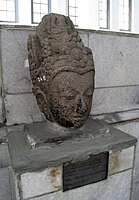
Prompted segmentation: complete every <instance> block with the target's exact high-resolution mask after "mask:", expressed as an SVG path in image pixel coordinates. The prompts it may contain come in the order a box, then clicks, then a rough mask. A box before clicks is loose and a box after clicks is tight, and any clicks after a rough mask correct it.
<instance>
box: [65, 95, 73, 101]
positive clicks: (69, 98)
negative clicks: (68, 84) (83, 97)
mask: <svg viewBox="0 0 139 200" xmlns="http://www.w3.org/2000/svg"><path fill="white" fill-rule="evenodd" d="M65 98H66V99H67V100H73V99H75V96H74V95H71V96H66V97H65Z"/></svg>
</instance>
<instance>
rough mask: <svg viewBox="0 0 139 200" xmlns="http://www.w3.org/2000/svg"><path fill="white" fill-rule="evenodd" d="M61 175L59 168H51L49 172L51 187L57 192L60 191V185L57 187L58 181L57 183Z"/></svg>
mask: <svg viewBox="0 0 139 200" xmlns="http://www.w3.org/2000/svg"><path fill="white" fill-rule="evenodd" d="M60 174H61V170H60V168H58V167H57V168H53V169H52V170H51V171H50V174H49V176H50V179H51V182H52V185H53V187H55V188H56V189H57V190H60V189H61V185H59V183H58V182H59V181H58V177H59V176H60Z"/></svg>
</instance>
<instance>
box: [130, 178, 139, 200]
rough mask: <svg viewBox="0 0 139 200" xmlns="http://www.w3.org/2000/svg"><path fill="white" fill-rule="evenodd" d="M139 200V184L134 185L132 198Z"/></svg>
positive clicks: (132, 199)
mask: <svg viewBox="0 0 139 200" xmlns="http://www.w3.org/2000/svg"><path fill="white" fill-rule="evenodd" d="M138 199H139V182H136V183H134V185H133V188H132V196H131V200H138Z"/></svg>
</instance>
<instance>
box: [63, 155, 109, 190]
mask: <svg viewBox="0 0 139 200" xmlns="http://www.w3.org/2000/svg"><path fill="white" fill-rule="evenodd" d="M108 160H109V153H108V152H104V153H99V154H97V155H90V157H89V158H88V159H87V160H83V161H72V162H70V163H66V164H64V165H63V191H67V190H70V189H74V188H77V187H81V186H85V185H88V184H91V183H96V182H98V181H101V180H105V179H107V176H108Z"/></svg>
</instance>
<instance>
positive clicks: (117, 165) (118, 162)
mask: <svg viewBox="0 0 139 200" xmlns="http://www.w3.org/2000/svg"><path fill="white" fill-rule="evenodd" d="M133 159H134V147H130V148H127V149H123V150H121V151H118V152H111V153H110V158H109V171H108V173H109V175H112V174H115V173H117V172H120V171H123V170H127V169H131V168H132V167H133Z"/></svg>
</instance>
